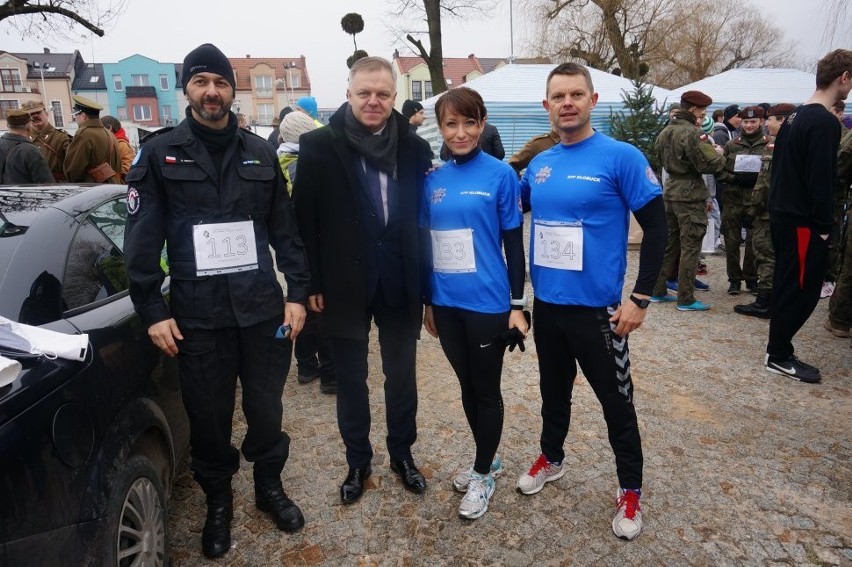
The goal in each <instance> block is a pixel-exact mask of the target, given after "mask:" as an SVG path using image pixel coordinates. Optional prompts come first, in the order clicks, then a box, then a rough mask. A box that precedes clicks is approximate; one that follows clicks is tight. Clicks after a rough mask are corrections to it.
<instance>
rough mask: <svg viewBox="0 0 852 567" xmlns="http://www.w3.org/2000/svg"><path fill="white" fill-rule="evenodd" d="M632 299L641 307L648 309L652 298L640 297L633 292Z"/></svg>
mask: <svg viewBox="0 0 852 567" xmlns="http://www.w3.org/2000/svg"><path fill="white" fill-rule="evenodd" d="M630 301H632V302H633V303H635V304H636V305H638V306H639V307H640V308H641V309H647V308H648V306H649V305H651V300H650V299H639V298H638V297H636V296H635V295H633V294H632V293H631V294H630Z"/></svg>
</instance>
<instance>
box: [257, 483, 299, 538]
mask: <svg viewBox="0 0 852 567" xmlns="http://www.w3.org/2000/svg"><path fill="white" fill-rule="evenodd" d="M276 484H277V486H276ZM254 497H255V501H254V502H255V505H257V509H258V510H260V511H261V512H266V513H267V514H269V515H270V516H272V519H273V520H275V525H276V526H278V529H279V530H281V531H284V532H295V531H296V530H298V529H300V528H301V527H302V526H304V525H305V517H304V516H303V515H302V511H301V510H300V509H299V507H298V506H296V504H294V503H293V501H292V500H290V499H289V498H288V497H287V493H286V492H284V489H283V488H282V487H281V483H280V482H279V483H272V484H270V485H261V486H257V485H255V488H254Z"/></svg>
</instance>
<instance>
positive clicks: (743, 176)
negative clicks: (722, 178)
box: [734, 172, 757, 189]
mask: <svg viewBox="0 0 852 567" xmlns="http://www.w3.org/2000/svg"><path fill="white" fill-rule="evenodd" d="M755 183H757V173H743V172H740V173H735V174H734V185H738V186H739V187H745V188H746V189H751V188H753V187H754V184H755Z"/></svg>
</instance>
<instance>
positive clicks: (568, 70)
mask: <svg viewBox="0 0 852 567" xmlns="http://www.w3.org/2000/svg"><path fill="white" fill-rule="evenodd" d="M556 75H569V76H571V75H582V76H583V77H585V79H586V86H588V87H589V92H590V93H592V92H594V91H595V87H594V86H593V85H592V74H591V73H589V69H588V68H587V67H585V66H584V65H580V64H579V63H562V64H560V65H557V66H556V67H555V68H554V69H553V70H552V71H551V72H550V73H549V74H548V75H547V86H546V87H545V89H544V94H545V96H547V95H549V94H550V79H552V78H553V77H554V76H556Z"/></svg>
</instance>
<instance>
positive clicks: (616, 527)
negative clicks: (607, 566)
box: [612, 488, 642, 541]
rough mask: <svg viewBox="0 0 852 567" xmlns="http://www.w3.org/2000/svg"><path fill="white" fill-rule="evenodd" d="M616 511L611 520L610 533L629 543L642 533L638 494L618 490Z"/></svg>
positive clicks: (632, 491) (633, 491)
mask: <svg viewBox="0 0 852 567" xmlns="http://www.w3.org/2000/svg"><path fill="white" fill-rule="evenodd" d="M615 505H616V506H617V507H618V510H616V512H615V517H614V518H613V519H612V531H613V533H615V535H617V536H618V537H619V538H621V539H625V540H627V541H630V540H631V539H633V538H635V537H636V536H638V535H639V532H641V531H642V507H641V506H640V505H639V492H637V491H636V490H623V489H621V488H619V489H618V493H617V494H616V504H615Z"/></svg>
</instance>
